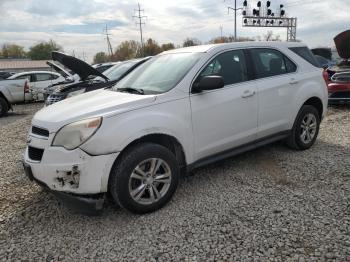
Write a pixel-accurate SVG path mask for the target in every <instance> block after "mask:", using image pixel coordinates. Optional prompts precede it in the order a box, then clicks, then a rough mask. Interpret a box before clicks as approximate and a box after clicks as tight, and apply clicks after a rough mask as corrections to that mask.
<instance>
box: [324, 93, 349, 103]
mask: <svg viewBox="0 0 350 262" xmlns="http://www.w3.org/2000/svg"><path fill="white" fill-rule="evenodd" d="M328 101H329V102H330V103H336V102H350V90H349V91H335V92H332V93H329V95H328Z"/></svg>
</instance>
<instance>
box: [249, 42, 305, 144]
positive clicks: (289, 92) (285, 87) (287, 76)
mask: <svg viewBox="0 0 350 262" xmlns="http://www.w3.org/2000/svg"><path fill="white" fill-rule="evenodd" d="M249 52H250V55H251V59H252V61H253V64H254V69H255V79H256V81H255V83H256V85H257V90H258V104H259V109H258V135H257V139H259V138H265V137H268V136H270V135H273V134H276V133H279V132H282V131H286V130H288V129H289V124H290V117H289V116H290V112H291V110H292V109H293V108H294V107H293V101H294V99H293V97H294V92H295V89H296V88H295V87H296V86H297V85H299V82H298V77H297V74H296V71H297V66H296V64H295V63H294V62H293V61H292V60H291V59H290V58H288V57H287V56H285V55H284V54H283V53H281V52H280V51H278V50H276V49H270V48H254V49H250V50H249Z"/></svg>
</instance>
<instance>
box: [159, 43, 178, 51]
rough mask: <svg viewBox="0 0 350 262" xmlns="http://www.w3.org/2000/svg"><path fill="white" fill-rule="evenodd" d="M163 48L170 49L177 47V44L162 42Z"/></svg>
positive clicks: (164, 49)
mask: <svg viewBox="0 0 350 262" xmlns="http://www.w3.org/2000/svg"><path fill="white" fill-rule="evenodd" d="M161 48H162V50H163V51H168V50H171V49H175V45H174V44H173V43H167V44H162V46H161Z"/></svg>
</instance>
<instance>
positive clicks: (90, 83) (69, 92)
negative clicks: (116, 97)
mask: <svg viewBox="0 0 350 262" xmlns="http://www.w3.org/2000/svg"><path fill="white" fill-rule="evenodd" d="M54 53H57V54H54V55H53V57H55V59H59V61H60V62H61V63H62V64H64V65H65V66H66V67H67V68H70V69H71V70H72V71H73V72H76V73H77V74H78V75H79V76H80V78H81V81H79V82H76V83H73V84H68V85H61V86H59V87H58V88H57V89H56V90H55V91H54V92H53V93H52V94H51V95H49V96H48V98H47V99H46V102H45V103H46V105H52V104H54V103H57V102H59V101H62V100H64V99H66V98H69V97H72V96H75V95H79V94H82V93H86V92H90V91H93V90H96V89H101V88H107V87H111V86H113V85H115V84H116V83H117V82H118V81H119V80H120V79H122V78H123V77H124V76H125V75H127V74H128V73H129V72H131V71H132V70H134V69H135V68H136V67H138V66H139V65H141V64H142V63H144V62H145V61H147V60H148V59H149V57H146V58H140V59H133V60H129V61H124V62H118V63H115V65H114V66H113V67H111V68H109V69H107V70H106V71H105V72H104V73H101V72H99V71H97V70H96V69H95V68H93V67H92V66H90V65H88V64H87V63H85V62H84V61H81V60H79V59H77V58H75V57H70V56H68V55H66V54H62V53H58V52H54ZM65 59H66V61H65ZM73 65H74V66H73ZM85 71H86V72H90V73H89V75H88V74H85V75H84V74H82V72H85Z"/></svg>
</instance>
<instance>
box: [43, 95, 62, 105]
mask: <svg viewBox="0 0 350 262" xmlns="http://www.w3.org/2000/svg"><path fill="white" fill-rule="evenodd" d="M63 99H64V96H63V95H54V94H52V95H49V97H48V98H47V99H46V105H52V104H54V103H57V102H59V101H62V100H63Z"/></svg>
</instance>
